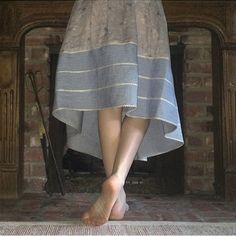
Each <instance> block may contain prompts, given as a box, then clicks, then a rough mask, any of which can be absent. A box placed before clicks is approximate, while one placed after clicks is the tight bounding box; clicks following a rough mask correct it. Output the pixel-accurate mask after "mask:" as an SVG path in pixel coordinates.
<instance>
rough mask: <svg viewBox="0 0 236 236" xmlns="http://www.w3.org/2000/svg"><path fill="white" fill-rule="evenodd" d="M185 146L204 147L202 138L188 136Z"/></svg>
mask: <svg viewBox="0 0 236 236" xmlns="http://www.w3.org/2000/svg"><path fill="white" fill-rule="evenodd" d="M187 144H188V145H189V146H194V147H202V146H204V144H205V142H204V138H203V137H202V136H191V135H189V136H188V137H187Z"/></svg>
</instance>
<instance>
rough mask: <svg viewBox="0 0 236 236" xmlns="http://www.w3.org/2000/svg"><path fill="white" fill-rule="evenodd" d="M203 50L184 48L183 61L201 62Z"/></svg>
mask: <svg viewBox="0 0 236 236" xmlns="http://www.w3.org/2000/svg"><path fill="white" fill-rule="evenodd" d="M203 51H204V49H203V48H200V47H199V48H191V47H186V49H185V54H184V57H185V60H202V58H203V53H204V52H203Z"/></svg>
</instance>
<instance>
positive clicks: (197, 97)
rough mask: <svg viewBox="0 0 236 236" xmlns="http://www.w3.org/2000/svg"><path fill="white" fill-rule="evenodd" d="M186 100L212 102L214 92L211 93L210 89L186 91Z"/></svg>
mask: <svg viewBox="0 0 236 236" xmlns="http://www.w3.org/2000/svg"><path fill="white" fill-rule="evenodd" d="M184 101H185V102H191V103H206V104H212V93H209V91H186V92H185V93H184Z"/></svg>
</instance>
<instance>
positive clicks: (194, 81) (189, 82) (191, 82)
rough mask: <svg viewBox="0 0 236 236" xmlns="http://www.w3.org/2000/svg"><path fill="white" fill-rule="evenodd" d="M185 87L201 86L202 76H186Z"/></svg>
mask: <svg viewBox="0 0 236 236" xmlns="http://www.w3.org/2000/svg"><path fill="white" fill-rule="evenodd" d="M183 87H184V88H201V87H202V79H201V78H200V77H185V78H184V81H183Z"/></svg>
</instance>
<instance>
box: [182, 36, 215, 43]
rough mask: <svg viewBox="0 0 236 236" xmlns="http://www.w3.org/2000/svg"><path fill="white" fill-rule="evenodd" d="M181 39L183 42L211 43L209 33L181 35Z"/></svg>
mask: <svg viewBox="0 0 236 236" xmlns="http://www.w3.org/2000/svg"><path fill="white" fill-rule="evenodd" d="M181 41H182V43H184V44H194V45H196V44H201V45H202V44H203V45H210V44H211V36H210V35H201V34H197V35H183V36H182V37H181Z"/></svg>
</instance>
